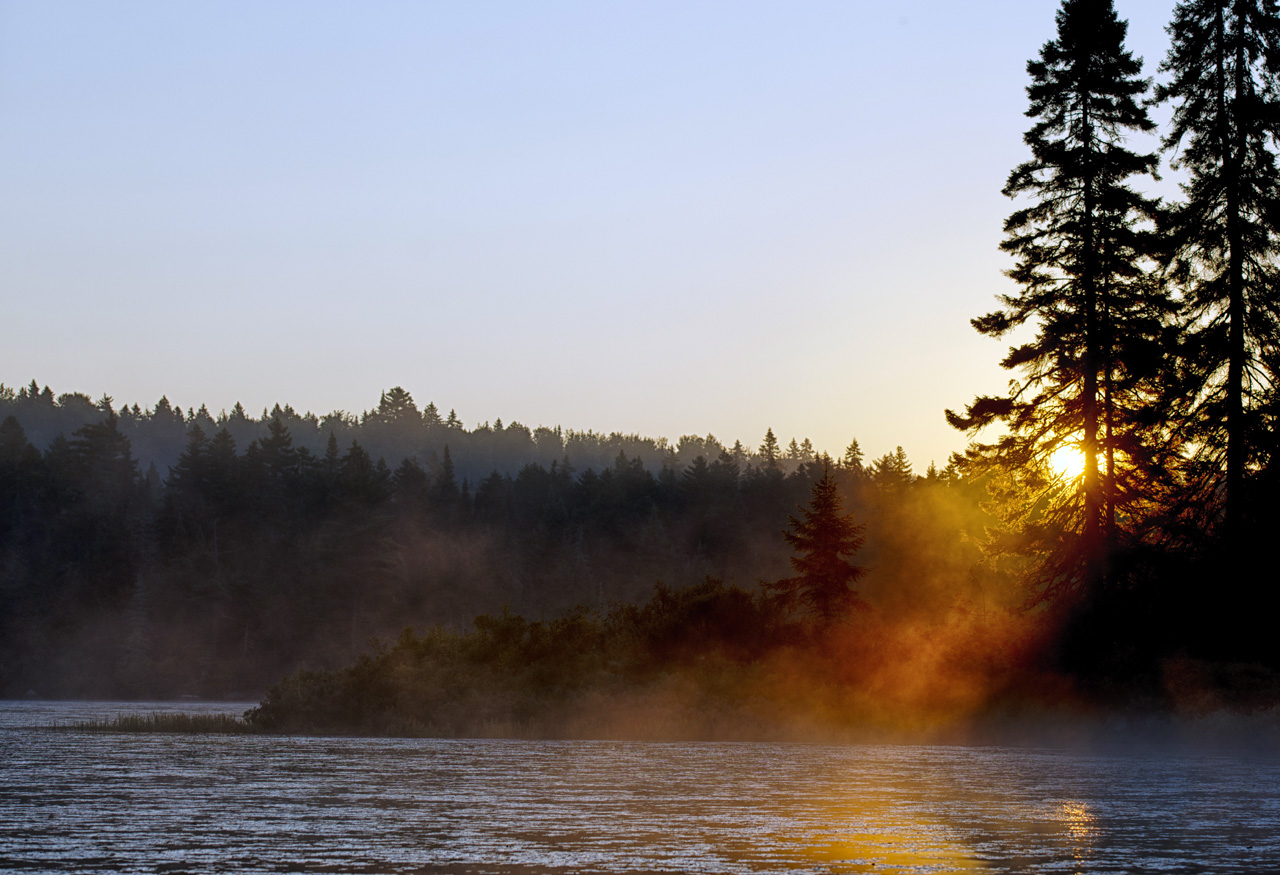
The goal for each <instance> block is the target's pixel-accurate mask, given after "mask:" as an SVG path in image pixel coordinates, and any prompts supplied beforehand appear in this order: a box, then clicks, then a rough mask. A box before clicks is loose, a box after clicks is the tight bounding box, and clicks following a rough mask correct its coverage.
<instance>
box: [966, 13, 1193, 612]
mask: <svg viewBox="0 0 1280 875" xmlns="http://www.w3.org/2000/svg"><path fill="white" fill-rule="evenodd" d="M1056 23H1057V35H1056V37H1055V39H1053V40H1051V41H1050V42H1048V43H1046V44H1045V45H1044V47H1043V48H1042V49H1041V51H1040V56H1039V58H1037V59H1034V60H1032V61H1030V62H1028V64H1027V72H1028V73H1029V74H1030V76H1031V84H1030V85H1029V86H1028V87H1027V95H1028V97H1029V98H1030V107H1029V108H1028V110H1027V116H1028V117H1030V118H1032V119H1034V120H1035V124H1034V125H1033V126H1032V127H1031V129H1030V130H1028V131H1027V133H1026V135H1025V137H1024V139H1025V141H1026V143H1027V145H1028V146H1029V147H1030V149H1031V159H1030V160H1029V161H1027V162H1025V163H1023V164H1021V165H1019V166H1018V167H1016V168H1015V169H1014V170H1013V172H1012V173H1011V174H1010V176H1009V180H1008V183H1007V184H1006V186H1005V189H1004V193H1005V194H1006V195H1007V196H1009V197H1011V198H1015V199H1020V200H1023V201H1025V202H1026V203H1025V205H1024V206H1020V207H1019V208H1018V209H1017V210H1015V211H1014V213H1013V214H1012V215H1010V217H1009V218H1008V220H1007V221H1006V222H1005V235H1006V237H1005V240H1004V242H1003V244H1002V248H1003V249H1004V251H1006V252H1008V253H1010V254H1011V255H1013V256H1014V257H1015V258H1016V266H1015V267H1014V268H1013V269H1012V270H1010V271H1009V272H1008V275H1009V277H1010V278H1011V279H1013V280H1014V281H1015V282H1016V283H1017V284H1018V286H1019V289H1018V291H1017V292H1016V293H1014V294H1008V295H1003V296H1001V298H1000V302H1001V305H1002V306H1001V308H1000V309H999V310H997V311H995V312H993V313H990V314H988V315H986V316H983V317H981V318H978V319H974V320H973V325H974V327H975V328H976V329H977V330H978V331H979V332H981V333H983V334H986V335H990V336H992V337H1002V336H1005V335H1006V334H1009V333H1010V332H1013V331H1015V330H1016V329H1018V328H1020V327H1022V326H1031V327H1034V329H1035V336H1034V337H1033V338H1031V339H1030V340H1026V341H1024V342H1022V343H1021V344H1019V345H1018V346H1015V347H1013V348H1011V349H1010V350H1009V353H1008V355H1007V356H1006V357H1005V358H1004V360H1003V361H1002V362H1001V364H1002V366H1003V367H1005V368H1007V369H1010V370H1012V371H1015V372H1017V373H1018V374H1019V377H1018V379H1016V380H1013V381H1011V383H1010V391H1009V394H1008V395H1006V396H1002V397H979V398H978V399H976V400H975V401H974V402H973V403H972V404H970V405H969V406H968V408H967V410H966V412H965V413H964V414H963V415H959V414H956V413H954V412H952V411H947V419H948V421H949V422H950V423H951V424H952V425H953V426H955V427H956V428H959V429H961V430H965V431H969V432H971V433H976V432H977V431H978V430H980V429H982V428H984V427H985V426H987V425H990V424H992V423H993V422H1003V423H1004V424H1005V425H1006V427H1007V429H1008V433H1007V435H1006V436H1004V437H1003V438H1001V439H1000V440H998V441H997V442H995V443H993V444H985V445H975V446H974V447H972V448H971V450H970V459H971V461H972V462H973V463H974V464H978V465H985V464H996V465H1000V466H1004V467H1007V468H1012V469H1015V470H1021V471H1025V472H1035V471H1045V472H1047V471H1048V470H1049V459H1050V457H1051V456H1052V455H1053V453H1054V452H1055V451H1057V450H1058V449H1059V448H1061V447H1062V446H1064V445H1065V446H1078V447H1079V449H1080V451H1081V452H1082V453H1083V455H1084V471H1083V474H1082V475H1081V476H1080V477H1079V478H1078V479H1075V480H1072V481H1070V482H1063V480H1062V478H1057V479H1056V480H1055V478H1053V477H1052V476H1046V477H1042V478H1037V477H1036V476H1035V475H1034V474H1033V475H1032V476H1031V477H1030V481H1029V482H1031V483H1032V485H1035V486H1038V487H1040V488H1043V489H1045V490H1046V491H1047V492H1049V493H1050V495H1049V496H1048V498H1049V499H1050V500H1049V502H1048V503H1049V505H1050V512H1049V513H1048V514H1046V515H1043V516H1041V517H1040V518H1039V519H1038V520H1033V521H1029V523H1030V524H1029V525H1028V526H1027V527H1026V532H1027V534H1028V535H1029V536H1030V541H1031V546H1032V547H1033V548H1039V549H1041V550H1043V551H1044V552H1045V553H1046V555H1048V557H1049V558H1050V561H1049V562H1046V563H1045V564H1044V565H1042V566H1041V577H1040V580H1039V581H1038V582H1039V583H1040V584H1041V589H1040V592H1041V594H1042V595H1043V596H1044V597H1046V598H1053V597H1055V596H1057V595H1058V594H1060V593H1062V592H1063V591H1075V590H1079V589H1080V588H1081V587H1083V588H1085V589H1090V588H1092V587H1093V586H1095V585H1096V584H1098V583H1099V582H1100V581H1101V580H1102V579H1103V578H1104V577H1105V575H1106V572H1107V567H1108V557H1109V555H1110V554H1111V552H1112V547H1113V544H1112V542H1113V540H1114V538H1115V530H1116V521H1117V516H1118V515H1120V511H1118V510H1117V505H1118V504H1120V503H1121V496H1123V495H1124V494H1125V492H1126V484H1128V485H1129V486H1133V485H1134V484H1135V483H1136V482H1138V481H1140V480H1141V477H1138V476H1125V475H1124V473H1123V472H1124V471H1125V470H1131V469H1135V468H1140V467H1141V466H1142V464H1143V462H1144V459H1143V454H1142V453H1141V452H1140V447H1141V445H1142V443H1143V440H1142V437H1143V435H1142V432H1143V430H1144V428H1146V427H1147V425H1146V423H1147V422H1148V418H1147V417H1145V416H1144V410H1143V408H1144V407H1145V406H1146V404H1147V401H1148V399H1147V397H1146V396H1147V394H1148V393H1149V391H1150V386H1151V385H1152V383H1153V382H1154V380H1153V377H1154V374H1153V372H1154V371H1155V370H1156V366H1155V365H1153V360H1154V361H1156V362H1158V360H1159V353H1158V350H1159V348H1160V347H1159V337H1158V335H1159V332H1160V330H1161V328H1160V326H1161V324H1162V320H1163V317H1164V314H1165V311H1166V309H1167V306H1168V305H1167V302H1166V300H1165V298H1164V296H1163V295H1162V293H1161V290H1160V289H1159V287H1158V286H1155V285H1154V284H1153V283H1152V282H1151V281H1150V280H1149V278H1148V276H1147V274H1146V272H1144V270H1143V266H1144V261H1145V260H1147V259H1149V258H1150V257H1151V254H1152V252H1153V248H1154V236H1153V234H1152V233H1151V230H1150V221H1149V220H1150V219H1152V218H1153V216H1154V211H1155V209H1156V205H1155V203H1154V202H1153V201H1152V200H1150V199H1149V198H1146V197H1144V196H1143V195H1141V194H1140V193H1138V192H1136V191H1135V190H1134V189H1133V188H1132V187H1131V186H1130V184H1129V183H1130V180H1131V179H1132V178H1133V177H1136V176H1143V175H1151V176H1154V174H1155V171H1156V168H1157V158H1156V156H1155V155H1154V154H1141V153H1138V152H1135V151H1133V150H1131V149H1129V148H1127V146H1126V139H1127V138H1128V137H1129V136H1130V135H1132V134H1135V133H1149V132H1151V131H1153V130H1154V125H1153V123H1152V122H1151V120H1150V118H1149V117H1148V115H1147V111H1146V109H1145V107H1144V106H1143V103H1142V98H1143V95H1144V93H1145V92H1146V91H1147V89H1148V87H1149V86H1148V83H1147V81H1146V80H1144V79H1142V78H1141V76H1140V74H1141V60H1140V59H1135V58H1134V57H1133V56H1132V54H1131V53H1130V52H1128V51H1127V50H1126V49H1125V47H1124V39H1125V34H1126V31H1127V28H1128V25H1127V23H1126V22H1124V21H1121V20H1120V19H1119V18H1118V17H1117V16H1116V13H1115V9H1114V8H1113V6H1112V3H1111V0H1064V2H1063V4H1062V6H1061V8H1060V9H1059V11H1058V13H1057V19H1056ZM1104 463H1105V464H1104ZM1032 506H1037V505H1032Z"/></svg>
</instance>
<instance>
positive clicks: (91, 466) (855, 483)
mask: <svg viewBox="0 0 1280 875" xmlns="http://www.w3.org/2000/svg"><path fill="white" fill-rule="evenodd" d="M431 410H432V408H430V407H429V408H428V410H427V413H426V415H425V416H424V415H423V414H422V413H421V412H418V411H417V408H416V406H415V405H414V402H413V400H412V398H411V397H410V396H409V394H408V393H407V392H404V391H403V390H401V389H394V390H392V391H390V392H387V393H384V395H383V397H382V399H381V403H380V405H379V408H378V409H377V410H375V411H370V412H369V413H367V414H365V415H364V416H363V417H361V418H360V419H359V420H358V421H356V420H351V419H347V420H346V423H347V425H346V431H345V434H344V435H343V438H344V440H345V445H340V444H339V438H338V436H337V432H336V430H335V431H331V432H330V434H329V436H328V439H327V440H324V441H323V443H321V442H320V441H319V440H317V438H318V436H317V435H315V434H314V433H313V432H312V431H310V430H309V428H310V427H309V426H308V425H307V423H312V422H317V421H320V420H315V418H313V417H305V416H304V417H298V416H296V415H292V416H291V414H289V413H287V412H286V411H287V408H278V409H277V410H276V411H273V412H268V413H266V414H264V416H263V418H262V419H261V420H250V419H248V418H247V417H243V416H241V415H240V414H239V413H235V412H233V413H232V414H231V415H227V416H223V417H219V419H218V420H215V421H213V424H212V425H211V426H210V424H209V422H207V421H206V418H205V417H204V415H202V414H199V413H198V412H197V414H195V415H189V414H184V413H183V411H181V410H176V409H174V408H172V407H170V405H168V404H167V403H166V402H164V401H161V402H160V403H158V404H157V405H156V406H155V407H154V408H153V409H152V410H149V411H141V410H140V411H138V412H136V413H135V412H133V411H132V410H131V411H130V412H129V413H128V414H127V415H125V414H123V413H117V412H115V411H113V410H112V409H111V408H110V406H109V404H107V403H105V402H104V403H103V404H102V405H100V406H97V407H92V406H88V405H87V404H86V402H85V401H84V399H83V396H80V395H75V394H68V395H63V396H61V397H60V398H55V397H54V396H53V393H52V392H51V391H49V390H46V389H38V388H36V387H34V386H33V387H30V388H27V389H22V390H19V391H18V392H12V391H2V390H0V413H3V414H4V419H3V420H0V478H2V479H3V484H2V487H0V488H2V490H3V494H4V495H6V496H8V497H9V498H10V499H11V500H10V501H7V502H6V506H5V508H4V513H3V516H0V547H2V549H3V555H4V557H5V566H4V567H5V588H4V590H3V595H2V598H3V600H4V604H3V606H2V607H3V609H2V610H0V623H2V624H3V630H2V631H3V634H0V659H2V663H0V665H2V666H3V669H2V670H3V674H2V675H0V680H2V682H3V691H4V693H5V694H7V695H18V694H22V693H23V692H25V691H26V690H27V689H35V690H36V691H37V692H39V693H41V694H43V695H136V696H144V695H176V694H179V693H197V694H204V695H225V694H229V693H233V692H237V691H240V692H252V691H260V690H262V689H264V688H265V687H266V685H267V684H269V683H270V682H271V681H273V680H274V679H276V678H277V677H279V676H280V675H281V674H283V673H285V672H288V671H293V670H296V669H298V668H301V667H306V666H309V667H312V668H325V667H334V666H336V665H339V664H341V663H343V662H345V661H347V660H348V659H350V658H352V657H353V656H354V655H355V654H357V653H359V652H361V651H362V650H363V649H364V648H365V647H366V646H367V645H368V643H369V641H370V639H371V638H372V637H374V636H381V637H394V636H395V635H397V634H398V633H399V632H400V630H401V629H403V628H404V627H406V626H413V627H416V628H424V627H428V626H431V625H434V624H445V625H449V626H452V627H465V626H467V625H469V624H470V623H471V621H472V618H474V617H475V616H476V615H477V614H480V613H485V612H496V611H499V610H500V609H502V608H503V607H504V606H505V607H506V608H508V609H510V610H512V611H515V612H518V613H520V614H523V615H526V616H529V617H532V618H536V619H545V618H551V617H555V616H558V615H559V614H561V613H562V612H564V611H566V610H569V609H571V608H573V607H574V606H576V605H585V606H588V607H591V608H593V609H602V610H607V609H609V608H611V607H612V606H615V605H618V604H628V603H636V602H638V601H642V600H644V599H646V598H648V597H649V595H650V593H651V592H652V591H653V586H654V583H655V582H656V581H662V582H664V583H665V584H666V585H667V586H670V587H673V588H683V587H686V586H689V585H692V584H696V583H698V582H700V581H703V580H704V579H705V578H707V577H708V576H711V577H714V578H717V579H721V580H725V581H732V582H736V583H738V584H739V585H741V586H745V587H747V588H754V587H755V586H756V581H757V580H760V579H769V580H773V579H777V578H779V577H781V576H782V575H783V574H784V573H785V572H786V570H787V568H788V556H789V549H788V546H787V544H786V542H785V540H784V538H783V536H782V533H781V530H782V529H783V528H785V527H786V526H787V524H788V515H789V514H790V513H792V512H794V511H795V509H796V506H797V505H799V504H801V503H803V502H805V501H806V500H807V497H808V495H809V491H810V488H811V485H812V483H813V482H814V481H815V480H818V479H820V478H821V477H822V476H823V475H822V471H823V460H822V459H821V458H819V457H815V456H814V455H813V454H812V450H811V449H810V445H809V442H808V441H807V440H806V441H803V442H796V441H792V442H791V443H792V448H791V450H790V451H783V450H781V449H780V447H779V446H778V441H777V440H776V438H775V437H774V435H773V433H772V431H770V432H768V433H767V434H766V435H765V438H764V440H763V442H762V444H761V447H760V448H759V450H758V451H755V452H748V451H747V450H745V449H744V448H743V447H742V446H741V444H737V445H735V446H733V447H727V448H726V447H723V446H721V445H720V444H719V443H718V442H716V441H715V439H714V438H709V437H708V438H696V437H686V438H682V439H681V441H680V442H679V443H678V444H677V445H676V447H674V448H672V447H668V446H666V445H665V444H664V443H663V442H661V441H654V440H646V439H641V438H634V437H633V438H624V437H620V436H614V437H613V438H601V437H598V436H592V435H589V434H587V435H583V434H574V433H569V435H570V436H569V437H567V438H565V437H562V436H563V435H564V434H565V433H564V432H562V431H560V430H556V429H538V430H537V431H536V432H532V433H531V432H530V431H529V430H528V429H525V428H523V427H522V426H519V425H512V426H507V427H505V428H502V429H498V428H496V427H494V426H481V427H479V428H477V429H473V430H470V431H468V430H466V429H464V428H462V427H461V426H460V425H455V426H449V425H443V426H442V425H439V424H437V423H434V422H433V421H432V418H431ZM60 417H61V418H62V419H60ZM80 417H89V418H90V419H91V420H92V421H90V422H89V423H88V424H85V425H79V426H78V427H75V429H74V430H73V431H71V432H70V433H69V434H58V435H55V436H54V437H53V438H52V439H50V440H49V441H48V444H47V446H46V447H45V448H44V449H43V451H41V450H40V449H38V448H37V447H36V446H35V445H34V444H33V443H32V442H30V441H28V440H27V438H26V432H25V429H26V423H27V422H32V423H33V424H34V428H33V430H34V431H36V432H37V433H40V430H41V429H44V430H45V432H44V433H47V432H48V431H49V430H50V426H49V424H50V423H55V424H56V423H59V422H63V423H66V424H67V425H69V426H71V425H75V424H76V423H77V422H78V421H80V419H79V418H80ZM68 420H69V421H68ZM291 421H295V422H296V421H301V422H302V423H303V424H304V426H303V434H304V435H307V436H309V437H310V438H311V439H312V443H313V444H315V443H321V446H322V447H323V449H322V450H321V451H320V452H313V451H312V450H310V449H308V448H307V446H305V445H301V444H302V442H301V441H295V439H294V435H293V430H292V427H291V426H290V424H289V423H290V422H291ZM206 426H208V430H206ZM236 427H238V428H240V429H242V431H241V434H242V435H243V436H246V437H248V438H249V439H248V441H247V443H245V444H240V443H239V441H237V439H236V438H235V437H234V432H233V428H236ZM127 432H128V433H131V434H133V435H134V439H133V440H130V438H129V437H128V436H127V434H126V433H127ZM176 434H181V435H182V436H183V440H184V444H183V447H182V448H181V450H180V451H179V452H178V454H177V455H176V457H175V458H174V461H173V463H172V464H171V465H170V466H168V467H167V470H166V472H165V474H164V475H163V476H161V475H159V474H158V472H157V470H156V467H155V465H154V462H152V463H149V464H148V465H147V469H148V470H147V471H146V472H145V473H144V472H143V471H142V470H141V468H142V465H141V464H140V463H139V460H138V459H137V458H136V456H135V453H134V451H133V449H132V447H133V445H134V442H135V441H136V443H137V444H138V445H141V446H145V447H152V448H157V447H159V448H163V446H164V443H163V441H164V440H165V439H172V437H173V436H174V435H176ZM531 434H535V435H538V436H540V437H541V438H542V440H543V441H546V440H552V441H553V444H552V449H548V447H547V446H546V444H545V443H542V444H540V443H539V442H537V441H535V440H534V439H533V438H532V437H531ZM366 440H367V441H368V444H366ZM435 440H439V441H441V442H442V443H440V444H435V443H433V441H435ZM379 443H381V444H382V445H383V446H387V445H390V446H393V447H403V448H406V449H407V450H409V451H412V454H411V455H407V456H405V457H403V458H401V459H400V460H399V461H398V462H396V463H395V465H394V468H393V466H392V465H390V464H387V463H386V461H385V460H384V459H383V458H382V457H378V458H375V457H374V456H373V455H372V454H371V453H370V452H369V451H368V450H367V449H366V448H365V447H366V445H374V446H377V445H378V444H379ZM437 447H438V448H437ZM632 447H635V448H636V449H637V452H636V454H635V455H628V453H627V449H629V448H632ZM646 451H647V453H648V459H649V460H650V464H649V465H646V464H645V462H646V456H645V455H644V454H645V452H646ZM539 453H543V454H545V455H544V456H543V458H546V457H547V456H549V457H550V461H549V462H547V463H543V462H541V461H538V458H539V457H538V455H537V454H539ZM574 453H580V455H581V456H582V457H585V458H587V459H589V460H590V459H593V458H594V459H599V458H600V457H601V456H603V455H604V454H605V453H612V456H611V457H610V459H609V461H607V462H605V463H604V464H599V465H598V467H596V466H590V465H585V466H583V467H582V468H579V467H578V462H577V459H578V455H572V454H574ZM712 453H713V454H714V455H709V454H712ZM477 458H478V459H479V460H480V461H477ZM421 459H425V460H426V461H425V462H421V461H419V460H421ZM686 460H687V461H686ZM597 464H598V463H597ZM481 465H494V466H496V467H493V468H490V469H489V470H488V471H487V473H485V474H484V475H483V476H480V477H478V478H476V479H475V480H468V479H466V478H465V477H460V476H459V472H460V471H475V470H477V469H478V468H479V467H480V466H481ZM508 472H510V473H508ZM830 477H831V482H832V483H838V484H839V489H840V490H841V492H842V494H843V495H844V496H845V500H847V501H848V503H849V504H850V506H851V507H854V508H856V509H857V511H858V512H859V514H860V516H861V517H862V518H867V519H872V518H874V519H875V520H877V523H876V524H875V525H872V526H870V528H869V532H868V539H869V543H868V545H867V547H866V549H865V550H864V551H863V554H862V555H863V556H864V557H865V558H868V559H869V561H873V562H875V563H876V564H877V566H878V567H879V568H880V571H879V572H878V573H877V574H873V575H872V577H871V579H869V580H868V581H867V589H868V592H870V593H873V594H874V593H878V594H879V595H878V599H879V602H880V603H881V604H882V605H883V607H884V608H885V610H887V611H888V612H889V613H890V614H892V615H894V616H899V615H907V614H913V615H914V614H927V613H929V612H931V611H937V610H942V609H944V608H947V607H949V606H950V601H951V600H954V599H955V598H956V595H955V593H954V592H952V591H951V584H948V583H944V581H951V582H953V583H955V585H960V586H962V587H963V583H962V582H963V581H964V580H965V579H966V574H967V568H968V567H969V565H970V564H972V562H973V561H975V559H976V556H977V551H976V548H975V547H974V546H973V544H972V543H970V542H969V541H968V540H966V538H972V537H976V536H977V535H978V534H979V533H980V531H981V525H982V523H981V513H980V511H978V508H977V502H978V501H979V500H980V498H981V497H982V490H981V488H980V487H979V486H976V485H975V484H974V483H971V482H969V481H965V480H963V479H961V478H959V477H958V476H957V475H956V473H955V471H954V470H953V469H947V470H945V471H938V470H936V469H930V472H929V473H928V474H927V475H926V476H924V477H917V476H916V475H914V474H913V473H912V472H911V468H910V464H909V463H908V462H907V460H906V457H905V455H904V454H903V453H902V452H901V450H898V451H896V452H895V453H891V454H886V455H885V456H884V457H882V458H881V459H879V460H877V461H875V462H873V463H871V464H869V465H864V464H863V459H862V453H861V450H860V449H859V448H858V445H857V442H856V441H854V442H853V443H852V444H851V446H850V447H849V448H848V450H847V451H846V453H845V454H844V456H843V457H842V459H841V460H840V461H839V462H838V463H831V464H830ZM899 577H901V578H902V580H901V581H899V580H898V578H899ZM971 590H972V587H969V588H968V589H965V590H964V593H963V596H964V597H965V598H967V597H969V596H970V595H971V594H972V593H971V592H970V591H971ZM944 600H945V604H944Z"/></svg>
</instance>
